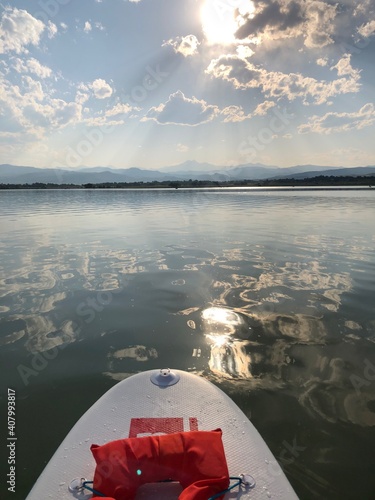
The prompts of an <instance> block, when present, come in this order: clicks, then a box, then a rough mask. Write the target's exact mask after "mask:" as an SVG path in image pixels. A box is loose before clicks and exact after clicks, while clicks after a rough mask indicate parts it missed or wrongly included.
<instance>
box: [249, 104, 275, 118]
mask: <svg viewBox="0 0 375 500" xmlns="http://www.w3.org/2000/svg"><path fill="white" fill-rule="evenodd" d="M274 106H276V103H274V102H273V101H264V102H261V103H260V104H258V106H257V107H256V108H255V111H254V115H266V114H267V111H268V110H269V109H270V108H273V107H274Z"/></svg>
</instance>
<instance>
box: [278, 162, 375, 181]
mask: <svg viewBox="0 0 375 500" xmlns="http://www.w3.org/2000/svg"><path fill="white" fill-rule="evenodd" d="M309 167H312V165H309ZM325 168H326V170H320V171H314V170H309V171H305V172H301V173H297V172H296V173H291V174H288V175H282V176H281V175H278V176H275V177H274V179H288V178H289V179H290V178H294V179H306V178H311V177H316V176H317V175H325V176H330V175H333V176H335V177H338V176H345V175H351V176H358V175H375V166H368V167H348V168H340V167H325Z"/></svg>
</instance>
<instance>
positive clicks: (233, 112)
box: [220, 106, 250, 123]
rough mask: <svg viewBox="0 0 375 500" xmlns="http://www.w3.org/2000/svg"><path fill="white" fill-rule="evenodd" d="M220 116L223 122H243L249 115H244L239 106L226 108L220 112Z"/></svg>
mask: <svg viewBox="0 0 375 500" xmlns="http://www.w3.org/2000/svg"><path fill="white" fill-rule="evenodd" d="M220 115H221V116H222V117H224V119H223V122H224V123H229V122H243V121H244V120H246V119H247V118H250V115H246V114H245V112H244V110H243V109H242V107H241V106H227V107H226V108H224V109H222V110H221V111H220Z"/></svg>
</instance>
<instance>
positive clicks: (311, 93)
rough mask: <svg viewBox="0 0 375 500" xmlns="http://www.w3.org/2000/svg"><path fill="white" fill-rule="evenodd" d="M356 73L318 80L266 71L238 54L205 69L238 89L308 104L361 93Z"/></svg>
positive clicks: (213, 62)
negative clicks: (329, 79) (255, 89)
mask: <svg viewBox="0 0 375 500" xmlns="http://www.w3.org/2000/svg"><path fill="white" fill-rule="evenodd" d="M353 71H354V72H353V74H351V75H349V76H348V77H347V78H340V79H337V80H333V81H325V80H316V79H315V78H313V77H305V76H303V75H302V74H301V73H282V72H280V71H267V70H266V69H264V68H263V67H261V66H255V65H254V64H252V63H250V62H249V61H248V60H247V59H242V58H240V57H238V56H236V55H223V56H220V57H219V58H218V59H213V60H212V61H211V63H210V64H209V66H208V68H207V69H206V73H207V74H209V75H211V76H212V77H214V78H218V79H222V80H226V81H228V82H230V83H231V84H232V85H233V86H234V87H235V88H237V89H249V88H259V89H261V90H262V92H263V93H264V95H265V96H266V97H268V98H269V97H274V98H282V97H283V98H287V99H288V100H289V101H293V100H294V99H296V98H301V99H302V101H303V102H304V103H306V104H308V103H309V102H310V101H312V102H313V103H314V104H322V103H325V102H327V100H328V99H329V98H330V97H332V96H336V95H339V94H347V93H350V92H358V91H359V88H360V86H359V83H358V79H359V73H358V72H357V71H355V70H353Z"/></svg>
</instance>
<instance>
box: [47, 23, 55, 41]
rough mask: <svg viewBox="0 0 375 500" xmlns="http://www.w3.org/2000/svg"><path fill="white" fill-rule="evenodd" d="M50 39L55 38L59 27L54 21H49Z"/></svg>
mask: <svg viewBox="0 0 375 500" xmlns="http://www.w3.org/2000/svg"><path fill="white" fill-rule="evenodd" d="M47 31H48V38H53V37H54V36H55V35H56V33H57V26H56V24H54V23H53V22H52V21H48V26H47Z"/></svg>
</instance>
